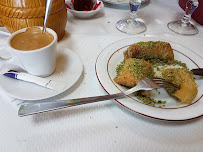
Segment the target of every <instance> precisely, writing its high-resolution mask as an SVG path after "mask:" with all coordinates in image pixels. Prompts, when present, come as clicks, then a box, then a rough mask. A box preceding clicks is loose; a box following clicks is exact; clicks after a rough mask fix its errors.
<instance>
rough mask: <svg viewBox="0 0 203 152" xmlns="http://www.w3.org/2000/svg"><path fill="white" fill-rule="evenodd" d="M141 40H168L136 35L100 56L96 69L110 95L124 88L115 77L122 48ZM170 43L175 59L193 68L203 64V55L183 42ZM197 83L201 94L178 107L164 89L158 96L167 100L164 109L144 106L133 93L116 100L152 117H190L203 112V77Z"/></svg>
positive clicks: (200, 114)
mask: <svg viewBox="0 0 203 152" xmlns="http://www.w3.org/2000/svg"><path fill="white" fill-rule="evenodd" d="M140 41H165V42H169V41H166V40H161V39H157V38H147V37H142V38H141V37H140V38H139V37H136V38H129V39H123V40H120V41H117V42H114V43H112V44H111V45H109V46H108V47H106V48H105V49H104V50H103V51H102V52H101V53H100V55H99V56H98V58H97V61H96V65H95V66H96V67H95V69H96V74H97V78H98V80H99V82H100V84H101V85H102V87H103V88H104V90H105V91H106V92H107V93H108V94H114V93H118V92H120V91H124V90H125V89H124V88H123V87H122V86H120V85H118V84H116V83H115V82H114V81H113V79H114V78H115V77H116V70H115V69H116V66H117V65H118V64H119V63H120V62H121V61H122V60H123V51H124V50H126V48H127V47H128V46H129V45H131V44H134V43H137V42H140ZM169 43H170V44H171V46H172V48H173V49H174V56H175V59H177V60H180V61H182V62H184V63H186V64H187V66H188V68H189V69H190V70H191V69H195V68H200V67H201V68H202V67H203V59H202V57H200V56H199V55H197V54H196V53H194V52H193V51H191V50H189V49H187V48H185V47H183V46H181V45H178V44H176V43H173V42H169ZM196 83H197V84H198V86H199V87H198V94H197V96H196V98H195V99H194V101H193V102H192V104H191V105H179V106H178V105H177V101H175V99H173V98H171V97H170V96H169V95H168V94H167V93H165V92H164V89H163V90H162V92H161V95H159V97H158V98H160V99H162V100H166V101H167V104H166V107H165V108H158V107H152V106H149V105H145V104H144V103H143V102H141V101H139V100H137V99H136V97H135V96H133V95H131V96H129V97H128V98H124V99H118V100H116V101H117V102H118V103H120V104H121V105H122V106H124V107H126V108H128V109H130V110H132V111H134V112H137V113H139V114H142V115H145V116H149V117H152V118H157V119H162V120H188V119H192V118H196V117H199V116H202V115H203V110H202V109H203V97H202V96H203V80H196ZM155 96H156V95H155Z"/></svg>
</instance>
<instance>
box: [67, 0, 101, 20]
mask: <svg viewBox="0 0 203 152" xmlns="http://www.w3.org/2000/svg"><path fill="white" fill-rule="evenodd" d="M66 6H67V10H68V11H69V12H70V13H71V14H73V15H74V16H76V17H78V18H91V17H93V16H94V15H96V14H97V13H98V12H99V11H100V10H101V9H102V8H103V7H104V4H103V2H101V1H97V3H96V4H95V5H94V7H93V10H91V11H76V10H74V8H73V4H72V3H71V1H70V0H68V1H66Z"/></svg>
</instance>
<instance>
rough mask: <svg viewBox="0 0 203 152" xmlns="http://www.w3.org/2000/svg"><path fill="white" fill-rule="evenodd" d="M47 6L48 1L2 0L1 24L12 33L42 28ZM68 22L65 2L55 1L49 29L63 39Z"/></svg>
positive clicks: (0, 5) (0, 4) (48, 24)
mask: <svg viewBox="0 0 203 152" xmlns="http://www.w3.org/2000/svg"><path fill="white" fill-rule="evenodd" d="M45 4H46V0H0V19H1V20H2V21H1V22H2V24H3V25H4V26H5V27H6V28H7V29H8V31H9V32H11V33H13V32H14V31H16V30H18V29H21V28H24V27H30V26H42V25H43V19H44V13H45ZM66 21H67V12H66V5H65V0H53V3H52V8H51V11H50V16H49V20H48V23H47V27H50V28H52V29H54V30H55V31H56V32H57V34H58V36H59V37H61V34H62V33H63V34H64V31H65V25H66ZM62 30H63V32H62Z"/></svg>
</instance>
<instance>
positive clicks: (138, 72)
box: [127, 59, 154, 79]
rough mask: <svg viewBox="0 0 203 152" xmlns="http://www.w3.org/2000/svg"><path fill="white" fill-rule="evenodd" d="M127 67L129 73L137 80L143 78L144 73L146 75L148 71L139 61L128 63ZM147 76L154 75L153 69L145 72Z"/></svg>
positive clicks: (142, 62) (141, 61)
mask: <svg viewBox="0 0 203 152" xmlns="http://www.w3.org/2000/svg"><path fill="white" fill-rule="evenodd" d="M127 66H128V68H129V69H130V73H131V74H132V75H133V76H135V77H137V78H139V79H141V78H143V77H144V73H146V71H147V70H148V68H147V65H146V64H145V63H144V61H143V60H139V59H134V60H131V61H130V62H128V65H127ZM147 75H148V76H151V77H152V76H153V75H154V71H153V69H152V70H151V71H147Z"/></svg>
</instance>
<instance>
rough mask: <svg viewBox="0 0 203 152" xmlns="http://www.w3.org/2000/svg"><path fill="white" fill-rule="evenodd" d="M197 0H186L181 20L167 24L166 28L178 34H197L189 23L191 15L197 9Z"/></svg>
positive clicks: (195, 29) (196, 30)
mask: <svg viewBox="0 0 203 152" xmlns="http://www.w3.org/2000/svg"><path fill="white" fill-rule="evenodd" d="M198 5H199V3H198V0H188V1H187V3H186V9H185V15H184V16H183V18H182V19H181V20H178V21H172V22H170V23H168V28H169V29H170V30H171V31H173V32H176V33H178V34H183V35H194V34H197V33H198V29H197V28H196V27H195V26H194V25H192V24H191V23H190V19H191V15H192V13H193V12H194V11H195V9H196V8H197V7H198Z"/></svg>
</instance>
